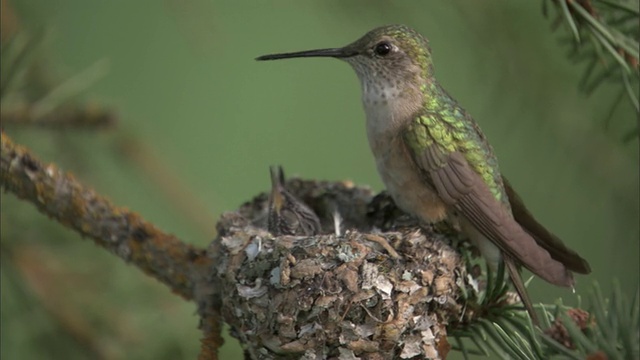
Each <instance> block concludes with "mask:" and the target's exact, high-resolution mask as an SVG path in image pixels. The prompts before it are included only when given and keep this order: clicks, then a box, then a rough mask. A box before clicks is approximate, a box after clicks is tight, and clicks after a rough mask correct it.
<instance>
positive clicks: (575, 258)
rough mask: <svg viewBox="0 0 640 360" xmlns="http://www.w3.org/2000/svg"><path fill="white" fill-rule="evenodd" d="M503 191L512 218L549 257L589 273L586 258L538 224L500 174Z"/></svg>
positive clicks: (572, 268)
mask: <svg viewBox="0 0 640 360" xmlns="http://www.w3.org/2000/svg"><path fill="white" fill-rule="evenodd" d="M502 183H503V184H504V189H505V193H506V194H507V197H508V198H509V203H510V204H511V212H512V213H513V217H514V219H515V220H516V221H517V222H518V224H520V226H522V228H523V229H524V230H525V231H527V232H528V233H529V234H530V235H531V236H532V237H533V238H534V239H535V240H536V242H537V243H538V245H540V246H542V247H543V248H544V249H545V250H547V251H548V252H549V254H550V255H551V257H552V258H553V259H555V260H557V261H559V262H561V263H563V264H564V266H566V267H567V269H569V270H571V271H573V272H576V273H578V274H583V275H586V274H589V273H591V266H589V263H588V262H587V260H585V259H583V258H582V257H581V256H580V255H578V253H576V252H575V251H573V250H571V249H569V248H568V247H567V246H566V245H565V244H564V243H563V242H562V240H560V239H559V238H558V237H557V236H556V235H554V234H553V233H551V232H550V231H549V230H547V229H546V228H545V227H544V226H543V225H542V224H540V223H539V222H538V221H537V220H536V218H535V217H534V216H533V214H532V213H531V212H530V211H529V209H527V207H526V206H525V205H524V201H522V198H521V197H520V195H518V193H517V192H516V191H515V190H514V189H513V187H512V186H511V183H510V182H509V180H507V178H506V177H504V176H502Z"/></svg>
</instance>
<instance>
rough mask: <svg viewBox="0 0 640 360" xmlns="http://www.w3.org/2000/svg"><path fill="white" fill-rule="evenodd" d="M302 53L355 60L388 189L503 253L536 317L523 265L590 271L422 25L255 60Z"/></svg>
mask: <svg viewBox="0 0 640 360" xmlns="http://www.w3.org/2000/svg"><path fill="white" fill-rule="evenodd" d="M296 57H333V58H337V59H340V60H344V61H346V62H347V63H349V64H350V65H351V66H352V67H353V69H354V70H355V72H356V74H357V75H358V78H359V79H360V83H361V85H362V103H363V105H364V111H365V114H366V129H367V136H368V139H369V145H370V147H371V151H372V152H373V155H374V157H375V161H376V166H377V168H378V172H379V174H380V177H381V178H382V181H383V183H384V185H385V186H386V188H387V191H388V192H389V194H390V195H391V197H392V198H393V199H394V201H395V202H396V204H397V205H398V206H399V207H400V208H401V209H402V210H404V211H405V212H408V213H410V214H413V215H415V216H417V217H418V218H419V219H421V220H422V221H425V222H436V221H440V220H442V219H444V218H445V217H449V218H451V219H452V220H454V221H455V222H457V223H459V224H460V227H461V229H462V230H463V232H465V233H466V234H467V235H468V237H469V238H470V240H471V241H472V242H473V243H474V244H475V245H476V246H477V247H478V248H479V249H480V252H481V254H482V255H483V256H484V257H485V259H486V260H487V262H488V264H489V265H490V266H492V267H494V268H495V267H496V266H497V265H498V264H499V263H500V261H504V263H505V265H506V268H507V270H508V272H509V275H510V277H511V279H512V281H513V283H514V286H515V288H516V290H517V291H518V294H519V295H520V298H521V299H522V301H523V303H524V305H525V307H526V309H527V311H528V312H529V314H530V315H531V317H532V319H533V320H534V321H537V317H536V315H535V312H534V311H533V307H532V304H531V301H530V299H529V297H528V295H527V293H526V290H525V287H524V284H523V282H522V278H521V276H520V273H519V266H518V265H522V266H524V267H526V268H527V269H529V270H530V271H531V272H533V273H534V274H536V275H537V276H539V277H541V278H542V279H544V280H546V281H548V282H550V283H552V284H555V285H559V286H565V287H572V286H573V285H574V280H573V275H572V272H577V273H582V274H587V273H589V272H590V271H591V270H590V268H589V264H588V263H587V262H586V261H585V260H584V259H583V258H581V257H580V256H579V255H578V254H577V253H575V252H574V251H572V250H570V249H568V248H567V247H566V246H564V245H563V244H562V242H561V241H560V240H559V239H558V238H557V237H556V236H555V235H553V234H552V233H551V232H549V231H548V230H546V229H545V228H544V227H543V226H542V225H540V224H539V223H538V222H537V221H536V220H535V218H534V217H533V216H532V215H531V213H530V212H529V211H528V210H527V209H526V208H525V207H524V204H523V203H522V200H521V199H520V197H519V196H518V195H517V194H516V193H515V191H514V190H513V189H512V188H511V186H510V184H509V183H508V182H507V181H506V179H504V177H503V176H502V175H501V173H500V170H499V168H498V161H497V159H496V156H495V154H494V152H493V149H492V147H491V145H490V144H489V142H488V141H487V139H486V137H485V136H484V134H483V133H482V131H481V130H480V128H479V126H478V124H477V123H476V121H475V120H474V119H473V118H472V117H471V116H470V115H469V114H468V113H467V112H466V111H465V110H464V109H463V108H462V107H461V106H460V105H458V103H457V102H456V101H455V100H454V99H453V98H452V97H451V96H450V95H449V94H448V93H447V92H446V91H445V90H444V89H443V88H442V86H440V84H439V83H438V81H437V80H436V78H435V76H434V68H433V62H432V58H431V49H430V47H429V43H428V41H427V39H426V38H424V37H423V36H422V35H420V34H419V33H418V32H416V31H415V30H413V29H411V28H409V27H407V26H404V25H389V26H383V27H379V28H376V29H373V30H371V31H370V32H368V33H367V34H365V35H364V36H363V37H361V38H360V39H358V40H356V41H355V42H353V43H351V44H349V45H347V46H344V47H341V48H331V49H319V50H309V51H300V52H293V53H282V54H273V55H265V56H260V57H258V58H257V60H275V59H286V58H296Z"/></svg>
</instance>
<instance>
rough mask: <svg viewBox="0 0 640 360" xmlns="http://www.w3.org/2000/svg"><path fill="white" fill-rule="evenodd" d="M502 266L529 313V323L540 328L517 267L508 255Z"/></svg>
mask: <svg viewBox="0 0 640 360" xmlns="http://www.w3.org/2000/svg"><path fill="white" fill-rule="evenodd" d="M504 264H505V265H506V267H507V271H508V272H509V277H510V278H511V281H512V282H513V287H515V288H516V292H517V293H518V295H519V296H520V300H521V301H522V304H524V308H525V309H526V310H527V312H528V313H529V316H530V317H531V321H533V323H534V324H535V325H538V326H540V320H539V318H538V314H537V313H536V312H535V310H534V309H533V303H532V302H531V298H529V294H528V293H527V289H526V287H525V285H524V282H522V277H521V276H520V272H519V271H518V267H517V266H516V264H515V263H514V261H513V259H512V258H511V257H510V256H509V255H505V256H504Z"/></svg>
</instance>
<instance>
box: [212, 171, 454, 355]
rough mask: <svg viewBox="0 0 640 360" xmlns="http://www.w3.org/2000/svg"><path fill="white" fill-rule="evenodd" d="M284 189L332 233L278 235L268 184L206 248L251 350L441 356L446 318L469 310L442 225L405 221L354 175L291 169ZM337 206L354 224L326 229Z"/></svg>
mask: <svg viewBox="0 0 640 360" xmlns="http://www.w3.org/2000/svg"><path fill="white" fill-rule="evenodd" d="M287 189H288V190H289V191H291V192H292V193H293V194H294V195H295V196H297V197H298V198H300V199H302V200H303V201H305V202H306V203H307V204H308V205H309V206H310V207H311V208H312V209H313V210H314V211H315V212H316V213H317V214H318V215H319V216H320V218H321V220H322V222H323V224H322V225H323V229H324V230H325V231H324V232H325V233H326V234H321V235H318V236H313V237H291V236H283V237H279V238H274V237H273V236H272V235H271V234H270V233H268V232H267V231H266V230H265V228H264V223H265V221H266V211H267V199H266V196H265V195H264V194H262V195H260V196H258V197H256V198H255V199H254V200H253V201H252V202H249V203H246V204H244V205H243V206H242V207H241V208H240V209H239V210H238V211H237V212H231V213H226V214H224V215H223V216H222V218H221V220H220V222H219V223H218V233H219V235H218V238H217V239H215V240H214V242H213V243H212V245H211V247H210V249H209V255H210V256H211V257H212V258H213V260H214V263H215V264H217V266H216V269H215V271H216V273H215V274H214V279H215V280H216V281H217V282H219V284H218V287H219V289H220V290H221V292H220V293H221V294H222V314H223V316H224V319H225V321H226V322H227V323H228V324H229V325H230V326H231V329H232V334H233V335H234V336H235V337H237V338H238V339H239V340H240V342H241V343H242V344H243V346H244V347H245V351H246V354H248V355H249V356H251V358H253V359H298V358H301V359H327V358H329V359H444V358H446V355H447V352H448V350H449V345H448V343H447V339H446V335H447V333H446V328H445V326H446V324H447V323H448V321H449V319H457V318H459V317H460V314H461V312H462V306H461V305H460V304H458V303H457V302H456V299H457V297H458V286H457V285H456V284H457V283H460V281H461V277H462V276H464V263H463V262H462V260H461V258H460V256H459V254H458V253H457V252H456V251H455V250H454V249H453V248H452V247H450V246H449V245H448V243H447V238H446V236H445V235H443V234H440V233H437V232H435V231H434V230H433V229H432V228H430V227H423V228H420V227H417V226H416V224H415V223H412V221H409V222H408V223H405V224H403V220H406V219H407V217H406V215H402V213H400V212H399V211H398V210H397V209H396V208H395V207H394V206H393V202H392V201H390V199H389V198H388V197H387V196H386V195H384V194H381V195H378V196H376V197H375V198H374V197H373V196H372V194H371V192H370V191H369V190H367V189H362V188H356V187H353V185H351V184H350V183H329V182H313V181H302V180H299V179H292V180H290V181H289V182H288V183H287ZM336 210H337V211H338V212H339V213H340V218H342V219H343V222H342V224H341V226H340V227H341V228H342V229H347V231H346V232H345V233H344V234H340V235H337V234H335V233H333V232H332V231H331V230H333V228H334V221H333V218H332V215H331V214H333V213H334V212H335V211H336ZM379 230H384V231H388V232H380V231H379ZM390 230H392V231H390ZM371 233H376V235H375V236H373V237H372V236H371ZM371 239H374V241H372V240H371ZM384 242H388V245H387V244H384ZM381 243H382V244H381ZM390 250H392V251H390ZM394 252H397V254H394Z"/></svg>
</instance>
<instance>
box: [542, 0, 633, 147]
mask: <svg viewBox="0 0 640 360" xmlns="http://www.w3.org/2000/svg"><path fill="white" fill-rule="evenodd" d="M549 3H552V4H553V6H554V7H555V10H556V19H555V21H554V23H553V27H554V29H557V27H558V25H559V24H561V23H563V24H564V25H565V28H566V30H567V31H566V32H567V34H566V36H565V37H563V38H562V42H563V43H565V44H568V45H569V47H570V51H569V53H568V56H569V59H570V60H571V61H572V62H573V63H575V64H577V63H582V62H585V63H587V68H586V69H585V70H584V74H583V76H582V78H581V79H580V83H579V86H580V90H581V91H583V92H584V93H585V94H587V95H590V94H591V93H593V91H594V90H596V89H597V88H598V87H599V85H601V84H602V83H603V82H605V81H609V82H613V83H617V84H618V86H619V87H620V92H619V95H618V96H617V97H616V99H615V100H614V101H613V104H612V108H614V109H615V107H617V106H618V105H619V104H620V100H622V99H623V98H625V97H626V99H627V101H628V102H629V103H630V104H631V105H632V106H633V108H634V109H635V112H636V120H637V121H636V124H634V125H633V126H635V130H630V131H629V132H628V133H627V134H626V135H625V136H624V140H625V141H630V140H631V139H633V138H634V137H640V126H638V124H640V123H638V122H640V105H639V103H638V79H639V76H640V66H639V65H638V59H639V55H638V53H639V52H640V49H639V48H638V38H640V21H639V20H640V2H638V0H581V1H570V0H543V3H542V5H543V12H544V14H545V15H546V14H547V13H548V7H549V6H550V5H549ZM612 113H613V111H611V112H610V113H609V114H608V115H607V117H606V118H605V124H606V125H607V126H608V123H609V121H610V120H611V117H612V116H611V114H612ZM630 120H633V119H632V118H630Z"/></svg>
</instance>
